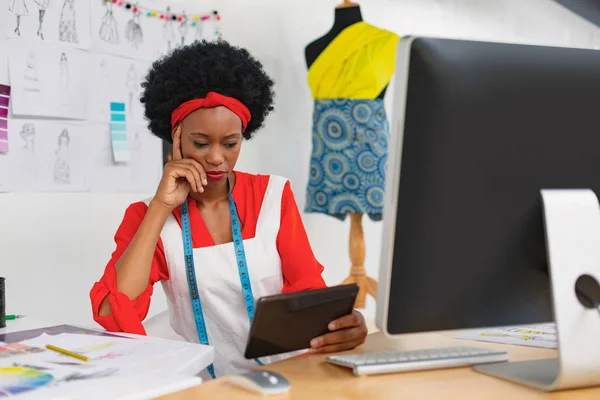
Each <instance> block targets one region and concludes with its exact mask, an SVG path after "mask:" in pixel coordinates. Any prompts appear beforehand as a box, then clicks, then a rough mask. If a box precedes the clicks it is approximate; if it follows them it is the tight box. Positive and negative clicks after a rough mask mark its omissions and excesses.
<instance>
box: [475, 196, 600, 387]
mask: <svg viewBox="0 0 600 400" xmlns="http://www.w3.org/2000/svg"><path fill="white" fill-rule="evenodd" d="M541 192H542V200H543V205H544V221H545V229H546V247H547V253H548V270H549V274H550V280H551V285H552V301H553V309H554V319H555V322H556V333H557V338H558V358H554V359H545V360H533V361H524V362H507V363H497V364H487V365H478V366H476V367H474V369H475V370H476V371H478V372H481V373H484V374H487V375H492V376H495V377H498V378H501V379H506V380H509V381H512V382H516V383H519V384H523V385H527V386H531V387H534V388H536V389H540V390H544V391H555V390H562V389H573V388H581V387H589V386H600V345H598V342H599V340H600V309H598V308H597V307H598V303H597V300H598V299H596V300H595V301H596V303H595V307H596V308H594V306H593V304H590V303H588V302H586V301H585V298H586V297H587V296H586V293H583V297H584V299H583V300H581V298H582V293H581V291H579V296H578V295H576V291H575V287H576V283H577V284H578V288H579V287H580V286H579V284H581V282H582V279H583V280H586V279H587V280H588V281H590V280H591V282H593V283H594V284H595V285H597V284H598V281H600V205H599V204H598V198H597V197H596V195H595V194H594V192H593V191H591V190H589V189H582V190H542V191H541ZM587 299H588V300H589V297H587ZM592 301H594V300H593V299H592Z"/></svg>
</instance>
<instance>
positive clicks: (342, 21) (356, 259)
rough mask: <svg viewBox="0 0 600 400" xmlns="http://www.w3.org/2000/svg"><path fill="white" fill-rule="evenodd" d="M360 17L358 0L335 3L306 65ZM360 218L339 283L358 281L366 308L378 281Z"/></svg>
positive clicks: (358, 216) (356, 216)
mask: <svg viewBox="0 0 600 400" xmlns="http://www.w3.org/2000/svg"><path fill="white" fill-rule="evenodd" d="M362 20H363V19H362V14H361V10H360V6H359V5H358V4H357V3H352V2H350V1H349V0H344V3H342V4H340V5H338V6H337V7H336V9H335V17H334V24H333V27H332V28H331V30H330V31H329V32H328V33H326V34H325V35H324V36H322V37H321V38H319V39H317V40H315V41H313V42H312V43H310V44H309V45H307V46H306V48H305V58H306V64H307V67H309V68H310V66H311V65H312V64H313V62H314V61H315V60H316V59H317V57H318V56H319V55H320V54H321V53H322V52H323V51H324V50H325V48H327V46H328V45H329V44H330V43H331V42H332V41H333V40H334V39H335V38H336V37H337V36H338V35H339V34H340V33H341V32H342V31H343V30H344V29H345V28H347V27H349V26H350V25H352V24H355V23H357V22H361V21H362ZM385 90H386V89H385V88H384V89H383V90H382V91H381V93H380V94H379V96H378V98H379V99H383V97H384V95H385ZM362 218H363V214H362V213H351V214H350V236H349V253H350V254H349V255H350V262H351V264H352V267H351V269H350V275H349V276H348V277H347V278H346V279H344V281H343V282H342V284H348V283H356V284H358V285H359V288H360V289H359V293H358V296H357V298H356V302H355V308H365V306H366V297H367V294H369V295H371V296H373V297H374V298H375V297H376V294H377V281H376V280H375V279H373V278H371V277H368V276H367V275H366V272H365V266H364V262H365V239H364V233H363V228H362Z"/></svg>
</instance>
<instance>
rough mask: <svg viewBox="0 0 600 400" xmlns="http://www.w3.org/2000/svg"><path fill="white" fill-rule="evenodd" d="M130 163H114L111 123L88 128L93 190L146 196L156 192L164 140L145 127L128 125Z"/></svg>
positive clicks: (160, 171) (91, 185)
mask: <svg viewBox="0 0 600 400" xmlns="http://www.w3.org/2000/svg"><path fill="white" fill-rule="evenodd" d="M127 137H128V140H129V147H130V149H131V161H130V162H129V163H127V164H124V163H115V162H114V160H113V155H112V144H111V136H110V126H109V124H93V125H90V126H89V132H88V134H87V140H88V142H89V145H90V148H92V149H94V151H93V153H92V154H90V156H91V163H92V166H91V168H90V170H91V171H92V175H91V177H90V191H92V192H99V193H115V192H126V193H144V194H152V193H154V192H155V191H156V188H157V187H158V183H159V182H160V178H161V176H162V141H161V140H160V139H158V138H157V137H156V136H153V135H152V134H150V132H149V131H148V129H147V128H146V127H145V126H141V125H128V135H127Z"/></svg>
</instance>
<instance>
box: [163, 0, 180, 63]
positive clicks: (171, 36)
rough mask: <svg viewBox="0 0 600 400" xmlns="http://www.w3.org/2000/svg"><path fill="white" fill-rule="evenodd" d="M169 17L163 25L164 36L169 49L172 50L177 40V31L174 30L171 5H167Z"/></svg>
mask: <svg viewBox="0 0 600 400" xmlns="http://www.w3.org/2000/svg"><path fill="white" fill-rule="evenodd" d="M166 14H167V18H166V20H165V23H164V25H163V38H164V39H165V42H167V51H168V52H170V51H171V49H172V48H173V44H174V43H175V42H176V41H177V39H176V38H175V32H174V31H173V22H172V19H171V17H170V16H171V7H169V6H167V12H166Z"/></svg>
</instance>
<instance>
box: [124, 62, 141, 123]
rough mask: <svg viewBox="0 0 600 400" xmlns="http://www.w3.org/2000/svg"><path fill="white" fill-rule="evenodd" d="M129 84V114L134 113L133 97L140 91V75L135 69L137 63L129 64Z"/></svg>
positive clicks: (127, 83)
mask: <svg viewBox="0 0 600 400" xmlns="http://www.w3.org/2000/svg"><path fill="white" fill-rule="evenodd" d="M125 85H126V86H127V94H128V96H129V102H128V104H127V106H128V108H129V110H128V111H129V115H132V114H133V98H134V96H135V95H136V94H137V92H138V89H139V87H138V75H137V71H136V69H135V64H134V63H131V64H130V65H129V70H128V71H127V80H126V82H125Z"/></svg>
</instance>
